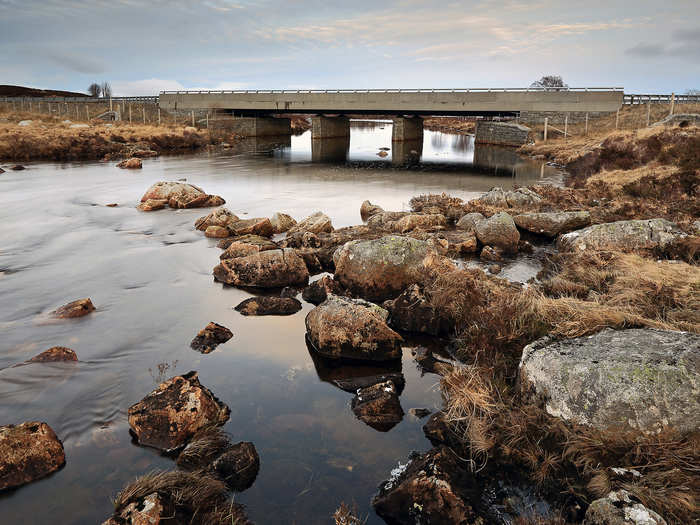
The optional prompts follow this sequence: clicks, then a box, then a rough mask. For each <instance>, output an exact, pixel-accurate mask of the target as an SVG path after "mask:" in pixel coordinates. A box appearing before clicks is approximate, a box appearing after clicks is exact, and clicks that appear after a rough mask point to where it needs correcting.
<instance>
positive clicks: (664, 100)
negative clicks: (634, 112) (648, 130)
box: [623, 94, 700, 106]
mask: <svg viewBox="0 0 700 525" xmlns="http://www.w3.org/2000/svg"><path fill="white" fill-rule="evenodd" d="M672 97H673V101H674V103H676V104H700V95H676V94H673V95H652V94H649V95H646V94H625V96H624V99H623V104H625V105H626V106H633V105H637V104H649V103H651V104H670V103H671V98H672Z"/></svg>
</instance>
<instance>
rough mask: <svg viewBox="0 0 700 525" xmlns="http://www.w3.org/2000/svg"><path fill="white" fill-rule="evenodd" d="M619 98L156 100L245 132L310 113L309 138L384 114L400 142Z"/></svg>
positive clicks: (316, 95) (216, 95)
mask: <svg viewBox="0 0 700 525" xmlns="http://www.w3.org/2000/svg"><path fill="white" fill-rule="evenodd" d="M623 97H624V91H623V89H622V88H522V89H382V90H375V89H366V90H292V91H290V90H267V91H265V90H256V91H249V90H248V91H243V90H241V91H163V92H161V93H160V95H159V98H158V102H159V105H160V107H161V108H162V109H165V110H168V111H175V112H188V111H201V110H214V111H215V113H217V115H219V116H221V115H228V116H229V118H230V117H232V116H235V117H242V118H236V119H231V121H230V122H231V127H232V128H233V129H234V130H235V131H238V132H240V133H241V134H247V135H248V136H265V135H281V134H285V133H289V132H290V130H289V120H288V119H282V118H275V116H276V115H290V114H307V115H308V114H311V115H314V117H313V118H312V137H313V138H332V137H343V136H348V135H349V134H350V125H349V120H348V118H347V117H348V115H391V116H395V117H396V118H395V119H394V127H393V129H394V131H393V137H392V138H393V140H395V141H401V140H418V139H420V138H421V137H422V134H423V123H422V119H421V118H420V117H421V116H484V117H493V116H513V117H517V116H520V115H522V114H526V113H537V114H541V113H548V112H552V113H576V114H584V113H591V114H600V113H608V112H614V111H617V110H618V109H620V107H621V106H622V103H623Z"/></svg>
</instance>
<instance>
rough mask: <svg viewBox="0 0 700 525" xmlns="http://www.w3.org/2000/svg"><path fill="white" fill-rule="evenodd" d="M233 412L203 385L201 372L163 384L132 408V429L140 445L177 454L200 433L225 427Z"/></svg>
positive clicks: (130, 413) (130, 410) (130, 422)
mask: <svg viewBox="0 0 700 525" xmlns="http://www.w3.org/2000/svg"><path fill="white" fill-rule="evenodd" d="M230 412H231V411H230V409H229V408H228V406H226V405H225V404H224V403H223V402H221V401H219V400H218V399H217V398H216V397H215V396H214V394H212V393H211V392H210V391H209V389H207V388H206V387H204V386H203V385H201V384H200V382H199V378H198V376H197V372H189V373H187V374H185V375H182V376H176V377H173V378H172V379H169V380H167V381H165V382H164V383H161V384H160V385H159V386H158V388H157V389H156V390H154V391H153V392H151V393H150V394H148V395H147V396H146V397H144V398H143V399H142V400H141V401H139V402H138V403H136V404H134V405H132V406H131V407H129V426H130V428H131V431H132V433H133V434H134V436H136V439H137V441H138V443H139V444H140V445H146V446H150V447H153V448H157V449H160V450H163V451H166V452H171V451H174V450H177V449H178V448H180V447H182V446H183V445H185V444H186V443H187V441H188V440H189V439H190V438H192V436H194V435H195V434H196V433H197V431H199V430H201V429H202V428H205V427H209V426H216V425H222V424H224V423H225V422H226V421H227V420H228V418H229V414H230Z"/></svg>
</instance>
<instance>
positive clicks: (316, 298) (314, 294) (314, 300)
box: [301, 275, 342, 305]
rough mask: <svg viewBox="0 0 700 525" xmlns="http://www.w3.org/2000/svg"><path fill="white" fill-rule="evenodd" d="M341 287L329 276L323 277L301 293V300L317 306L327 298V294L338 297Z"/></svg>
mask: <svg viewBox="0 0 700 525" xmlns="http://www.w3.org/2000/svg"><path fill="white" fill-rule="evenodd" d="M341 291H342V290H341V286H340V285H339V284H338V283H337V282H336V281H335V280H334V279H333V277H331V276H330V275H324V276H323V277H321V278H320V279H318V280H316V281H314V282H312V283H311V284H309V286H307V287H306V288H304V291H302V292H301V298H302V299H304V301H306V302H307V303H311V304H315V305H319V304H321V303H322V302H323V301H325V300H326V299H327V298H328V294H335V295H339V294H340V293H341Z"/></svg>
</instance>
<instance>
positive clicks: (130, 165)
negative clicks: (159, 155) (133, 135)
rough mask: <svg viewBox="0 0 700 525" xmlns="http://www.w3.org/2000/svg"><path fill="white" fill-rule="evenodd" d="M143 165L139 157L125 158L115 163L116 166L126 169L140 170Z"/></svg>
mask: <svg viewBox="0 0 700 525" xmlns="http://www.w3.org/2000/svg"><path fill="white" fill-rule="evenodd" d="M142 167H143V165H142V163H141V159H137V158H135V157H133V158H130V159H126V160H123V161H121V162H120V163H119V164H117V168H122V169H127V170H140V169H141V168H142Z"/></svg>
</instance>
